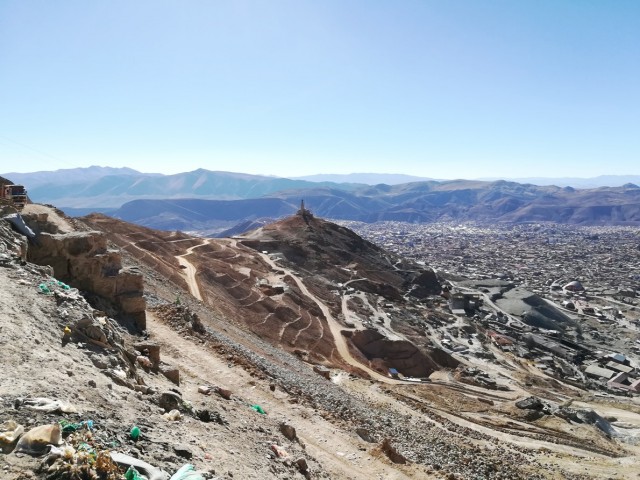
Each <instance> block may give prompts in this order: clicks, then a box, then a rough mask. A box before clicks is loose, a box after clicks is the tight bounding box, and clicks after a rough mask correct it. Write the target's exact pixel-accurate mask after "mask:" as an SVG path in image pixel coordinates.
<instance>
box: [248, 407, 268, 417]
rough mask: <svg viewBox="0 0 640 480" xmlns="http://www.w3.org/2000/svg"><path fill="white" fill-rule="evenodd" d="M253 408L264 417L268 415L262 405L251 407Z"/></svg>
mask: <svg viewBox="0 0 640 480" xmlns="http://www.w3.org/2000/svg"><path fill="white" fill-rule="evenodd" d="M251 408H252V409H253V410H255V411H256V412H258V413H260V414H262V415H266V414H267V412H265V411H264V410H263V408H262V407H261V406H260V405H251Z"/></svg>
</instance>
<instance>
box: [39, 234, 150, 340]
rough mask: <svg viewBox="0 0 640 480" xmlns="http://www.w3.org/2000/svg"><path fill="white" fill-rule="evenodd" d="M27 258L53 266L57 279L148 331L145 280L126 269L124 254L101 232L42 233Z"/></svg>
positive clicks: (133, 271)
mask: <svg viewBox="0 0 640 480" xmlns="http://www.w3.org/2000/svg"><path fill="white" fill-rule="evenodd" d="M27 259H28V260H29V261H30V262H33V263H36V264H38V265H50V266H51V267H52V268H53V274H54V276H55V277H56V278H57V279H59V280H62V281H63V282H65V283H68V284H69V285H71V286H72V287H75V288H77V289H79V290H81V291H85V292H89V293H91V294H94V295H97V296H98V297H101V298H102V299H104V300H107V301H109V302H111V303H112V304H113V305H114V306H115V307H116V308H117V309H118V310H119V311H120V313H122V314H124V315H125V316H128V317H130V318H131V319H132V320H133V322H134V324H135V326H136V327H137V328H138V329H140V330H145V329H146V317H145V307H146V305H145V300H144V297H143V293H144V283H143V277H142V275H141V274H140V272H138V271H137V270H136V269H134V268H123V267H122V262H121V256H120V253H119V252H118V251H116V250H110V249H108V248H107V239H106V237H105V236H104V235H103V234H102V233H101V232H96V231H89V232H69V233H46V232H42V233H40V234H39V235H38V237H37V241H36V242H35V243H34V244H33V245H30V246H29V249H28V252H27Z"/></svg>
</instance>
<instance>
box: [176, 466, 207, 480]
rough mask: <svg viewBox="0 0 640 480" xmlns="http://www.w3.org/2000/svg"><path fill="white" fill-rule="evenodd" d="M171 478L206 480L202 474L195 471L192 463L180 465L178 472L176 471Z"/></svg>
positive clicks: (177, 479)
mask: <svg viewBox="0 0 640 480" xmlns="http://www.w3.org/2000/svg"><path fill="white" fill-rule="evenodd" d="M170 480H204V477H203V476H202V474H200V473H198V472H196V471H195V468H194V466H193V465H191V464H190V463H187V464H186V465H183V466H182V467H180V470H178V471H177V472H176V473H174V474H173V475H172V476H171V478H170Z"/></svg>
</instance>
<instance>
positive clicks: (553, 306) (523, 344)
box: [342, 222, 640, 395]
mask: <svg viewBox="0 0 640 480" xmlns="http://www.w3.org/2000/svg"><path fill="white" fill-rule="evenodd" d="M342 224H343V225H345V226H348V227H349V228H351V229H353V230H354V231H356V232H357V233H359V234H360V235H362V236H363V237H365V238H367V239H368V240H370V241H372V242H374V243H376V244H377V245H379V246H382V247H383V248H385V249H386V250H389V251H392V252H395V253H397V254H399V255H402V256H405V257H408V258H412V259H414V260H417V261H420V262H424V263H425V264H426V265H429V266H430V267H432V268H433V269H434V270H436V272H437V273H438V275H439V276H441V277H442V278H443V279H447V281H446V282H445V284H448V285H446V286H445V288H447V290H448V291H446V292H443V297H446V300H445V299H443V301H442V305H441V307H442V308H441V312H442V314H441V315H439V316H433V315H431V316H427V317H426V318H425V319H424V320H423V321H424V326H425V328H426V329H427V331H430V332H432V333H437V336H436V337H435V338H440V344H441V346H442V347H444V348H446V349H448V350H451V351H453V352H455V353H456V354H457V355H462V356H464V357H467V358H473V357H483V356H485V355H486V354H487V352H486V351H484V349H482V348H481V347H479V346H478V345H479V343H478V342H477V340H476V339H475V338H474V336H477V335H478V334H472V335H469V334H465V328H464V326H465V325H473V324H477V325H482V326H483V327H485V328H486V330H485V331H486V332H488V335H490V336H491V337H492V340H493V343H494V344H495V345H496V346H497V347H498V348H499V349H500V350H502V351H508V352H510V353H511V354H513V355H514V356H516V357H520V358H523V359H526V360H529V361H531V362H534V364H535V365H536V366H537V367H539V368H540V369H541V370H542V371H544V372H545V373H546V374H548V375H551V376H553V377H556V378H558V379H562V380H563V381H568V382H571V383H573V384H575V385H579V386H581V387H586V388H589V389H593V390H595V391H597V392H599V393H598V395H638V394H640V372H639V371H638V370H637V366H638V365H640V362H639V360H640V301H639V299H638V291H639V290H640V233H639V232H638V230H637V228H633V227H612V226H606V227H605V226H603V227H582V226H574V225H562V224H535V223H534V224H524V225H491V226H486V225H473V224H467V225H459V224H447V223H436V224H411V223H404V222H378V223H372V224H366V223H360V222H342Z"/></svg>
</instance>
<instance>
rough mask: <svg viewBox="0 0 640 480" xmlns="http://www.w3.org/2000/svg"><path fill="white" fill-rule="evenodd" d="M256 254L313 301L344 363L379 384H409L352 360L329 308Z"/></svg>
mask: <svg viewBox="0 0 640 480" xmlns="http://www.w3.org/2000/svg"><path fill="white" fill-rule="evenodd" d="M258 254H259V255H260V256H261V257H262V258H263V260H264V261H265V262H267V263H268V264H269V265H270V266H271V268H273V269H274V270H282V271H283V272H285V273H286V274H287V275H290V276H291V278H293V280H294V281H295V282H296V285H297V286H298V288H299V289H300V291H301V292H302V293H304V294H305V295H306V296H307V297H309V298H310V299H311V300H313V301H314V302H315V304H316V305H318V308H320V310H321V311H322V313H323V314H324V316H325V318H326V319H327V325H328V326H329V330H330V331H331V335H333V341H334V344H335V347H336V350H338V353H339V354H340V356H341V357H342V359H343V360H344V361H345V362H346V363H348V364H349V365H351V366H353V367H356V368H358V369H360V370H364V371H365V372H367V373H368V374H369V376H370V377H371V378H373V379H375V380H378V381H379V382H383V383H395V384H398V383H400V384H403V383H409V382H403V381H401V380H396V379H393V378H389V377H386V376H385V375H382V374H381V373H378V372H376V371H375V370H373V369H371V368H369V367H368V366H367V365H363V364H362V363H360V362H359V361H358V360H356V359H355V358H353V356H352V355H351V352H350V351H349V347H348V346H347V342H346V340H345V339H344V336H343V335H342V333H341V330H342V329H343V327H342V325H340V324H339V323H338V321H337V320H336V319H335V318H334V317H333V315H332V314H331V311H330V310H329V307H327V306H326V305H325V304H324V302H323V301H322V300H320V299H319V298H318V297H317V296H315V295H314V294H313V293H311V292H310V291H309V289H308V288H307V286H306V285H305V284H304V283H303V282H302V280H300V278H299V277H298V276H297V275H296V274H295V273H293V272H292V271H291V270H289V269H288V268H285V267H282V266H280V265H278V264H276V263H275V262H274V261H273V260H272V259H271V258H270V257H269V255H268V254H266V253H261V252H258Z"/></svg>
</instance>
